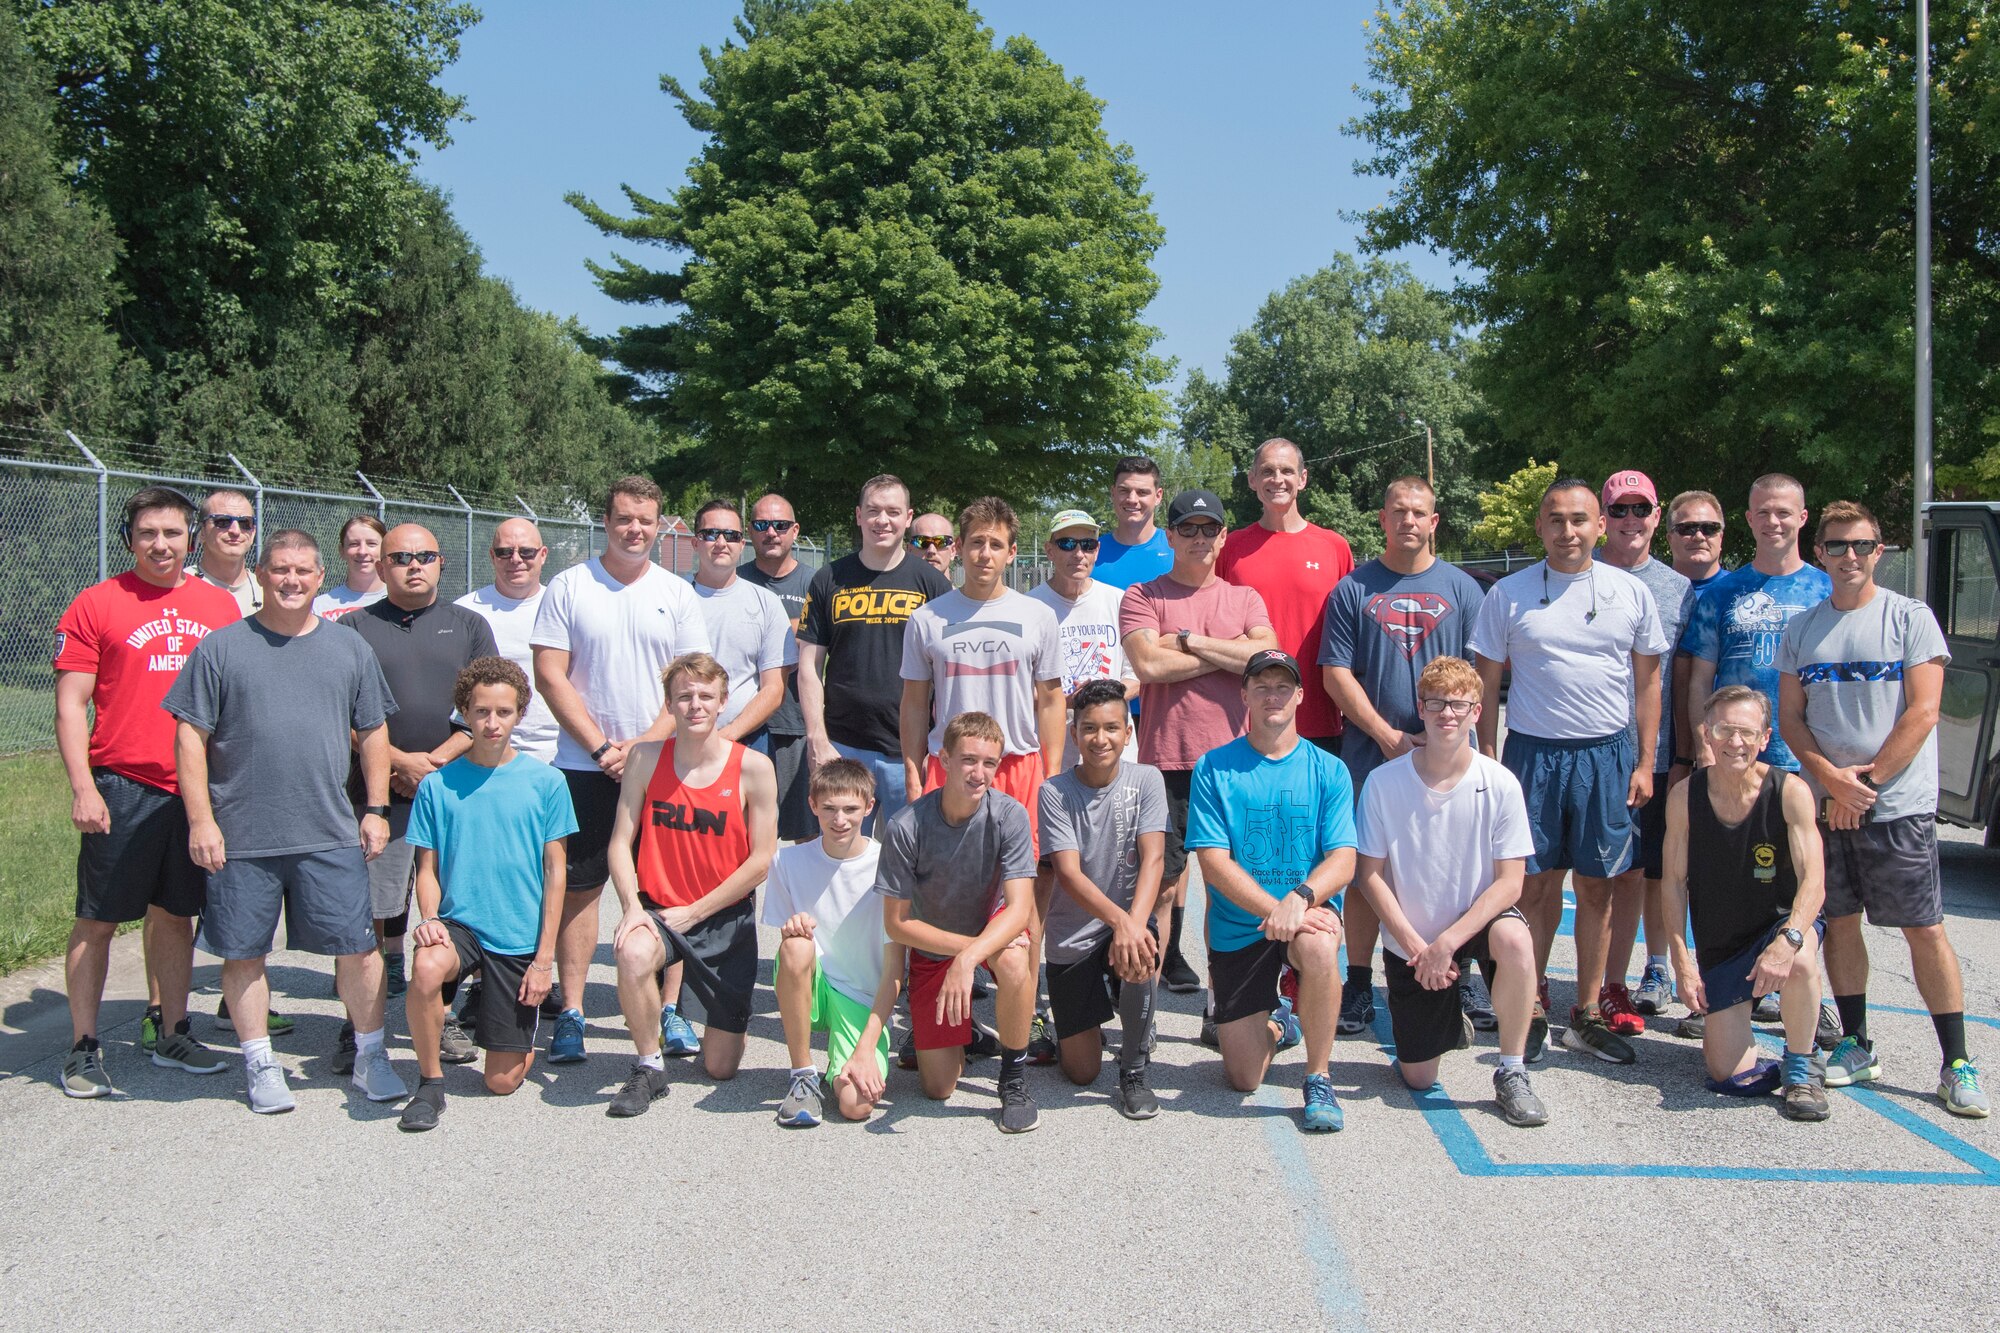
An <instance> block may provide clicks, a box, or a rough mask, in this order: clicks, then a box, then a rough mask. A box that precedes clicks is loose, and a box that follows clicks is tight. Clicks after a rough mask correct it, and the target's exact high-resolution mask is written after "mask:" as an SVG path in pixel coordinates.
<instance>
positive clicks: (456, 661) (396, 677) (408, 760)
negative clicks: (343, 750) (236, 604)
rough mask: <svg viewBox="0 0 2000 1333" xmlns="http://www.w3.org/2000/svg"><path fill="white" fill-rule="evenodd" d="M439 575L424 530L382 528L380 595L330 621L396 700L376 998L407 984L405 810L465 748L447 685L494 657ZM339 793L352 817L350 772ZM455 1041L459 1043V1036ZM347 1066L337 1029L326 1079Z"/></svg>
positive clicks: (371, 874)
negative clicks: (447, 598) (374, 666)
mask: <svg viewBox="0 0 2000 1333" xmlns="http://www.w3.org/2000/svg"><path fill="white" fill-rule="evenodd" d="M443 575H444V555H443V553H442V552H440V551H439V550H438V540H437V538H436V537H434V536H432V535H431V532H430V529H428V528H423V527H419V526H418V525H417V524H415V523H405V524H402V525H401V526H399V527H394V528H391V529H389V533H388V535H387V536H385V537H384V538H383V539H382V579H383V582H384V583H385V584H387V585H388V594H387V595H386V596H384V597H383V598H382V600H381V601H379V602H373V603H370V604H369V605H367V606H364V607H362V608H361V609H360V610H359V611H356V612H354V613H353V614H351V615H348V616H344V617H342V618H341V619H340V620H338V621H335V622H333V623H335V624H336V625H340V626H344V627H346V628H348V629H351V630H353V631H354V632H355V633H357V634H359V635H360V636H361V637H362V638H363V639H365V640H366V641H367V643H368V646H369V647H370V648H373V649H374V650H375V660H376V661H377V662H379V663H381V666H382V674H383V676H384V677H385V678H387V680H388V682H389V691H390V693H391V695H392V696H394V698H395V700H396V711H395V712H394V713H392V714H390V716H389V816H388V817H389V841H388V844H387V845H386V846H385V847H383V849H382V854H381V855H380V856H378V857H376V858H375V859H374V860H373V861H370V862H369V863H368V897H369V900H370V903H371V905H372V907H373V909H374V915H375V934H376V938H377V939H378V941H379V942H380V945H381V949H382V954H383V961H384V962H385V964H386V966H385V967H384V968H383V971H382V979H383V983H382V984H383V991H384V993H385V995H401V994H402V993H403V990H404V988H405V985H406V983H405V981H404V971H403V936H404V934H405V933H406V932H407V931H408V929H409V924H410V911H409V904H410V881H411V875H412V872H413V871H414V869H415V866H416V851H415V849H414V848H412V847H411V846H410V844H409V843H408V841H407V840H405V838H404V836H403V835H404V834H405V833H406V832H408V830H409V827H410V802H411V800H412V799H413V798H414V797H415V796H416V794H417V784H418V783H419V782H422V781H423V780H424V779H425V778H426V777H428V776H429V775H431V774H432V773H435V772H437V770H438V769H440V768H442V767H443V766H444V765H446V764H448V763H450V762H451V761H452V760H454V759H456V758H458V757H459V756H460V755H462V754H464V753H465V752H466V751H467V750H469V749H471V748H472V737H471V735H470V734H469V733H468V732H467V731H466V730H465V729H464V728H463V727H458V726H454V725H453V723H452V700H451V694H452V687H453V686H454V685H455V684H456V683H457V681H458V673H459V672H460V671H462V670H464V669H465V668H466V667H467V666H468V665H470V664H471V663H472V661H473V660H474V659H475V658H480V657H496V656H498V655H499V652H500V649H499V647H498V646H497V645H496V644H495V643H494V640H493V631H492V630H491V629H490V628H488V627H487V624H486V621H485V620H484V619H483V618H482V617H481V616H480V615H479V613H478V612H476V611H469V610H467V609H466V608H464V607H462V606H455V605H453V604H451V603H449V602H444V603H440V602H439V601H438V580H439V579H440V578H442V577H443ZM348 795H349V797H350V798H351V799H352V800H353V801H354V805H355V809H356V810H361V809H362V807H363V804H364V797H363V795H362V792H361V785H360V770H359V769H358V768H357V769H356V770H355V771H354V773H353V774H352V775H350V777H349V779H348ZM457 1035H458V1036H459V1037H460V1038H461V1039H462V1037H463V1034H457ZM448 1044H452V1043H448ZM466 1047H467V1048H469V1047H470V1043H469V1042H467V1043H466ZM468 1058H469V1055H468ZM353 1062H354V1028H353V1025H352V1024H343V1025H342V1027H341V1034H340V1047H339V1050H338V1051H337V1052H336V1054H335V1057H334V1072H336V1073H345V1072H347V1071H348V1070H349V1069H351V1068H352V1066H353Z"/></svg>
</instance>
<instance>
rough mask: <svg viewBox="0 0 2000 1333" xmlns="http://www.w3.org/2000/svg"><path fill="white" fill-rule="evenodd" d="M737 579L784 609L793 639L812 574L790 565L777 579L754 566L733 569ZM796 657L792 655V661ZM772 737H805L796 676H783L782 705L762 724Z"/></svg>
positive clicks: (797, 677) (792, 674) (741, 566)
mask: <svg viewBox="0 0 2000 1333" xmlns="http://www.w3.org/2000/svg"><path fill="white" fill-rule="evenodd" d="M736 577H738V578H740V579H747V580H748V581H749V582H751V583H754V584H756V585H757V586H758V587H760V588H763V589H766V590H767V591H769V592H770V594H771V595H772V596H773V597H776V598H777V599H778V602H779V604H780V605H782V606H783V607H784V608H785V619H787V620H789V621H790V622H791V623H792V633H793V634H794V635H796V634H797V633H798V629H799V621H800V620H801V619H802V618H803V617H804V616H805V613H806V593H807V592H808V591H810V590H811V588H812V580H813V572H812V570H810V569H808V568H807V567H806V566H804V565H793V566H792V572H791V573H789V574H780V575H778V576H777V577H776V578H773V577H772V576H771V575H769V574H766V573H765V572H764V571H763V570H761V569H759V568H757V565H756V562H755V561H752V562H751V563H750V564H747V565H738V566H737V567H736ZM796 656H797V654H796V653H794V658H796ZM764 725H765V726H766V727H767V728H769V729H770V732H771V734H772V735H773V736H803V735H805V734H806V715H805V712H804V710H803V709H801V708H800V707H799V673H798V672H796V671H791V672H787V673H786V674H785V701H784V702H783V703H781V704H779V705H778V711H777V712H775V713H773V714H771V720H770V721H769V722H766V723H765V724H764Z"/></svg>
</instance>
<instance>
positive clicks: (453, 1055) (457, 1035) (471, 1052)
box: [438, 1014, 479, 1065]
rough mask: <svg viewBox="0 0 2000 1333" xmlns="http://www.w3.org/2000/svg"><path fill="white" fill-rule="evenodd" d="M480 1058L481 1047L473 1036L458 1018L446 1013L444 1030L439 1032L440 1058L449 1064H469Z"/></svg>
mask: <svg viewBox="0 0 2000 1333" xmlns="http://www.w3.org/2000/svg"><path fill="white" fill-rule="evenodd" d="M478 1058H479V1047H478V1046H477V1045H476V1044H474V1042H473V1040H472V1037H471V1036H470V1035H469V1034H468V1033H467V1032H466V1030H465V1029H464V1028H462V1027H460V1026H459V1024H458V1020H457V1019H456V1018H453V1017H452V1016H451V1015H450V1014H446V1015H445V1019H444V1030H443V1031H441V1032H439V1033H438V1059H440V1060H442V1061H444V1062H445V1063H446V1064H448V1065H469V1064H471V1063H472V1062H473V1061H474V1060H477V1059H478Z"/></svg>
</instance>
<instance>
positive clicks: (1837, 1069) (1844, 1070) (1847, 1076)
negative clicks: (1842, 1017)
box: [1825, 1037, 1882, 1088]
mask: <svg viewBox="0 0 2000 1333" xmlns="http://www.w3.org/2000/svg"><path fill="white" fill-rule="evenodd" d="M1825 1070H1826V1072H1825V1077H1826V1086H1828V1087H1829V1088H1846V1087H1852V1086H1853V1085H1854V1084H1856V1083H1873V1082H1874V1081H1875V1080H1876V1079H1878V1078H1880V1077H1882V1064H1881V1062H1880V1061H1878V1060H1877V1059H1876V1058H1875V1049H1874V1048H1873V1047H1872V1046H1863V1045H1862V1044H1861V1039H1860V1038H1858V1037H1842V1038H1841V1039H1840V1042H1839V1044H1838V1045H1836V1046H1835V1047H1834V1048H1833V1051H1832V1052H1831V1053H1830V1054H1829V1055H1828V1056H1827V1057H1826V1067H1825Z"/></svg>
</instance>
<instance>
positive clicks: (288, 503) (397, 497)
mask: <svg viewBox="0 0 2000 1333" xmlns="http://www.w3.org/2000/svg"><path fill="white" fill-rule="evenodd" d="M93 443H95V442H92V441H86V440H84V439H81V438H79V437H77V436H75V435H71V434H68V433H67V432H62V433H56V432H46V431H27V430H20V429H16V428H8V429H6V430H4V431H0V755H11V754H20V753H22V752H23V751H28V750H42V749H48V748H50V747H52V746H54V744H55V677H54V673H53V671H52V670H51V669H50V665H49V664H50V660H51V658H52V656H53V654H54V646H55V639H54V635H55V627H56V622H57V620H58V619H59V618H60V617H61V615H62V612H63V609H64V608H65V607H67V606H68V605H69V603H70V599H71V598H73V597H75V596H76V594H77V593H78V592H79V591H80V590H81V589H83V588H85V587H88V586H89V585H90V584H92V583H95V582H97V581H99V580H101V579H104V578H107V577H109V576H111V575H113V574H116V573H119V572H120V571H122V570H125V569H128V568H130V567H131V557H130V555H129V554H128V553H127V552H126V550H125V548H124V546H123V545H122V543H121V541H120V538H119V533H118V523H119V520H120V518H121V517H122V516H123V512H124V508H125V502H126V501H127V500H129V499H130V498H131V497H132V494H133V493H134V492H135V491H137V490H139V489H141V488H142V487H146V486H156V485H162V486H172V487H174V488H175V489H177V490H180V491H184V492H186V493H187V495H188V496H189V497H190V498H191V499H194V500H196V501H200V500H201V499H202V498H203V497H204V496H206V495H208V494H210V493H212V492H214V491H217V490H233V491H239V492H241V493H242V494H243V495H245V496H247V497H249V499H250V503H251V505H252V507H253V508H254V510H255V512H256V514H257V520H258V521H257V529H258V532H259V534H260V536H261V535H264V534H269V533H271V532H275V531H277V530H279V529H281V528H299V529H302V530H303V531H306V532H309V533H311V534H312V535H313V536H314V537H316V538H318V539H319V542H320V546H321V549H322V550H323V551H324V552H325V553H326V560H327V565H328V570H327V582H328V584H329V585H331V584H333V583H337V582H339V581H340V580H341V579H342V578H344V577H345V576H346V573H345V570H344V568H343V567H342V565H341V562H340V551H339V547H340V540H339V539H340V530H341V528H342V526H343V525H345V524H346V522H347V520H348V519H350V518H352V517H354V516H355V515H356V514H372V515H374V516H375V517H376V518H378V519H380V520H381V521H382V522H383V523H384V524H387V525H389V526H394V525H396V524H398V523H419V524H422V525H423V526H424V527H426V528H428V529H429V530H430V531H431V533H432V534H433V535H435V536H436V537H437V540H438V550H439V551H440V553H441V554H442V555H443V556H444V573H443V575H442V577H441V579H440V594H441V595H442V596H445V597H452V598H455V597H458V596H461V595H462V594H464V593H467V592H471V591H472V590H473V589H475V588H479V587H483V586H485V585H486V584H488V583H490V582H492V580H493V572H492V564H491V562H490V560H489V559H488V557H487V554H486V551H487V543H488V541H489V540H490V539H491V537H492V535H493V529H494V528H495V527H496V526H498V525H499V524H500V523H501V522H503V521H504V520H506V519H510V518H528V519H531V520H533V521H534V522H535V524H536V525H537V527H538V528H539V529H540V530H541V534H542V541H543V543H544V544H545V545H546V546H547V547H548V549H549V555H548V563H547V565H546V566H545V568H544V570H543V578H545V579H546V578H549V577H552V576H554V575H555V574H556V573H557V572H559V571H561V570H564V569H567V568H569V567H570V566H571V565H574V564H579V563H581V562H582V561H584V560H587V559H589V558H590V557H591V556H593V555H595V554H596V553H597V551H598V549H599V547H600V545H601V543H602V537H603V529H602V526H601V525H600V524H599V523H597V522H596V521H594V510H595V508H596V506H597V503H598V502H599V500H600V498H601V497H582V496H577V495H574V494H569V493H563V492H557V493H554V494H551V495H548V496H538V497H537V500H538V503H537V504H534V505H532V506H531V504H530V502H529V501H528V500H525V499H523V498H521V497H520V496H513V497H495V496H477V495H474V496H468V495H465V494H461V493H460V492H459V491H458V490H456V489H455V488H453V487H452V486H450V485H448V484H446V485H441V486H440V485H436V484H427V483H422V482H414V481H407V480H400V479H398V480H390V479H386V478H370V477H367V476H365V475H363V474H361V473H359V472H357V473H355V474H354V480H355V481H356V482H357V483H359V486H358V489H356V490H353V491H344V490H341V489H339V488H338V485H337V484H330V483H326V482H324V481H321V482H318V483H307V482H304V481H301V480H299V479H297V478H292V477H286V478H285V479H284V484H282V485H281V484H277V483H276V482H274V481H273V480H272V479H271V478H269V477H265V476H260V475H259V473H258V472H257V471H255V470H253V469H251V468H249V467H246V466H245V465H244V464H243V463H242V462H241V461H239V460H238V459H237V458H236V457H235V455H233V454H225V455H224V456H223V457H224V458H225V459H226V461H227V464H228V466H229V470H228V471H223V470H221V469H219V468H203V467H185V466H183V467H176V466H172V465H170V464H169V463H168V462H167V460H164V459H153V458H148V457H147V456H146V454H145V452H144V450H143V449H142V448H141V447H137V446H128V447H117V446H112V447H104V446H100V447H93ZM155 464H156V465H155ZM189 474H193V475H189ZM508 499H511V500H512V505H511V506H510V505H508V503H507V500H508ZM259 549H261V545H260V548H259ZM795 554H796V556H797V558H798V560H799V561H800V563H802V564H805V565H808V566H811V567H814V568H817V567H818V566H819V565H820V564H821V563H822V561H823V559H824V553H823V552H822V551H821V549H820V548H819V547H818V546H817V545H816V544H814V543H812V542H810V541H806V540H801V541H800V542H799V543H798V545H797V547H796V548H795ZM695 560H696V551H695V540H694V536H693V534H692V533H691V532H690V531H689V530H688V526H687V524H686V523H685V522H683V521H682V520H681V519H679V518H678V517H670V518H669V519H668V520H667V521H666V523H665V524H664V525H663V528H662V531H661V535H660V548H659V562H660V564H661V565H662V566H664V567H665V568H667V569H669V570H671V571H672V572H674V573H676V574H681V575H688V574H692V573H693V571H694V568H695Z"/></svg>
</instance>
